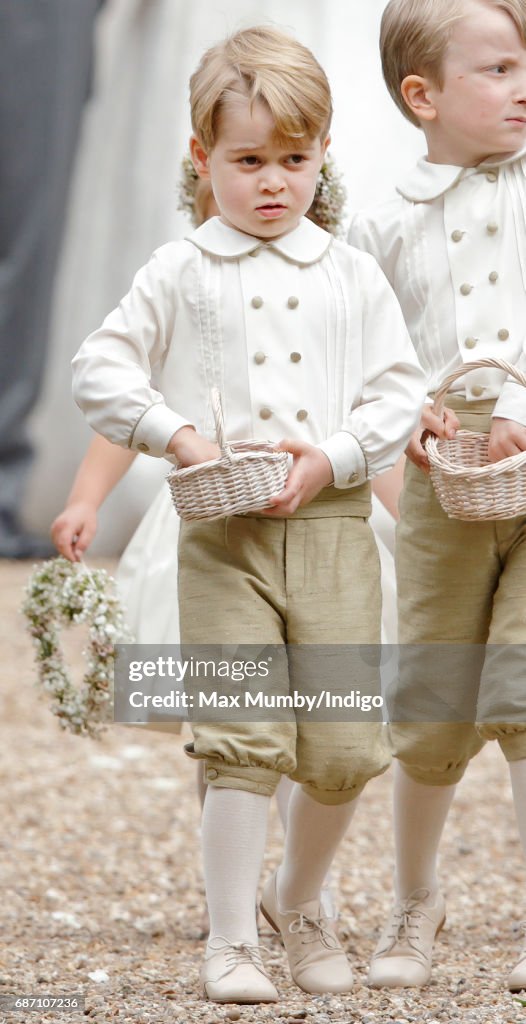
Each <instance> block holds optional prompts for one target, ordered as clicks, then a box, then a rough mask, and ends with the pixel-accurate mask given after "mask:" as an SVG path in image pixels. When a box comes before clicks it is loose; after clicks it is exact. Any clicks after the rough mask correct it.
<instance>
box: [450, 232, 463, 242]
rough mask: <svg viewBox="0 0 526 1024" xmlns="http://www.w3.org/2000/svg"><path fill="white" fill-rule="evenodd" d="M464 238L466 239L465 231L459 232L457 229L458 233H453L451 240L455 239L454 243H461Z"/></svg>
mask: <svg viewBox="0 0 526 1024" xmlns="http://www.w3.org/2000/svg"><path fill="white" fill-rule="evenodd" d="M463 237H464V232H463V231H458V229H457V231H453V232H452V233H451V238H452V239H453V241H454V242H461V241H462V239H463Z"/></svg>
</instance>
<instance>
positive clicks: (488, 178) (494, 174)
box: [486, 171, 498, 181]
mask: <svg viewBox="0 0 526 1024" xmlns="http://www.w3.org/2000/svg"><path fill="white" fill-rule="evenodd" d="M497 178H498V174H497V171H488V173H487V174H486V181H496V180H497Z"/></svg>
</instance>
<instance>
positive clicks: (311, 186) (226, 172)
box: [191, 96, 328, 239]
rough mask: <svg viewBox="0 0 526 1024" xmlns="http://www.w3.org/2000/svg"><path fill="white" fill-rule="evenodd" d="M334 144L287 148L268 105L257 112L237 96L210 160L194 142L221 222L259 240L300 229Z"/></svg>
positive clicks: (226, 110)
mask: <svg viewBox="0 0 526 1024" xmlns="http://www.w3.org/2000/svg"><path fill="white" fill-rule="evenodd" d="M327 144H328V139H327V140H326V141H324V142H322V140H321V139H314V140H312V139H301V140H298V142H294V143H293V144H292V146H287V145H283V144H282V143H279V142H277V141H276V138H275V136H274V120H273V118H272V115H271V113H270V111H269V110H268V108H267V106H266V105H265V104H264V103H263V102H261V101H258V100H257V101H256V102H255V103H254V104H253V106H252V108H251V107H250V104H249V102H248V100H247V99H246V98H245V97H244V96H233V97H232V98H230V99H229V100H228V101H227V104H226V105H225V108H224V110H223V112H222V114H221V119H220V123H219V133H218V138H217V141H216V144H215V146H214V148H213V150H212V152H211V153H210V154H209V155H208V156H207V155H206V154H204V153H203V151H202V149H201V147H199V144H196V142H195V140H192V143H191V146H192V156H193V159H194V162H195V164H196V167H197V171H198V173H199V174H201V176H210V180H211V183H212V188H213V191H214V196H215V199H216V202H217V205H218V207H219V210H220V215H221V220H222V221H223V222H224V223H225V224H228V225H229V226H230V227H233V228H237V230H238V231H243V232H244V233H245V234H248V235H255V236H256V238H263V239H266V238H278V237H279V236H280V235H283V234H285V233H286V232H287V231H291V230H292V229H293V228H295V227H296V226H297V224H298V223H299V221H300V219H301V217H302V216H303V215H304V214H305V213H306V212H307V210H308V209H309V207H310V205H311V203H312V200H313V198H314V191H315V189H316V181H317V177H318V174H319V171H320V168H321V165H322V163H323V158H324V155H325V150H326V148H327Z"/></svg>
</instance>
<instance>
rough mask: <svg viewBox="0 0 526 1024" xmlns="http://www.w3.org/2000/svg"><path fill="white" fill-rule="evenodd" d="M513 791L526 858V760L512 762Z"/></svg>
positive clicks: (510, 766)
mask: <svg viewBox="0 0 526 1024" xmlns="http://www.w3.org/2000/svg"><path fill="white" fill-rule="evenodd" d="M509 768H510V779H511V790H512V793H513V803H514V805H515V816H516V818H517V825H518V826H519V835H520V839H521V843H522V849H523V852H524V856H525V857H526V758H523V759H522V760H521V761H510V762H509Z"/></svg>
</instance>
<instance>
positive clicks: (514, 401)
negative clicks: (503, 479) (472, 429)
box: [488, 342, 526, 462]
mask: <svg viewBox="0 0 526 1024" xmlns="http://www.w3.org/2000/svg"><path fill="white" fill-rule="evenodd" d="M517 368H518V369H519V370H521V371H522V373H525V374H526V342H525V343H524V348H523V352H522V355H521V357H520V359H519V361H518V363H517ZM523 451H526V388H525V387H523V385H522V384H520V383H519V382H518V381H515V380H513V378H512V377H508V379H507V380H506V382H505V384H504V386H503V388H502V391H501V393H500V395H499V397H498V399H497V402H496V403H495V408H494V410H493V424H492V428H491V432H490V440H489V452H488V453H489V457H490V460H491V462H499V461H500V459H505V458H507V457H508V456H509V455H517V453H518V452H523Z"/></svg>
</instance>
